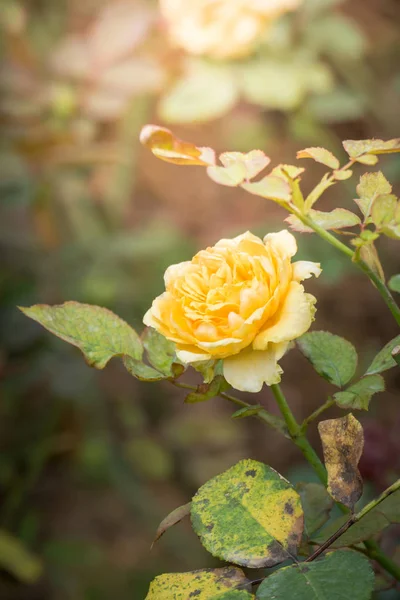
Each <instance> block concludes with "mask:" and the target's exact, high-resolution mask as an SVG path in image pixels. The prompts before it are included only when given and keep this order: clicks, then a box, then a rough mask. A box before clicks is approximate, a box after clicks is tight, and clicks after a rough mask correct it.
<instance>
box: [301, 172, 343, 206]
mask: <svg viewBox="0 0 400 600" xmlns="http://www.w3.org/2000/svg"><path fill="white" fill-rule="evenodd" d="M335 183H336V181H334V180H333V179H331V178H330V176H329V175H327V174H325V175H324V176H323V178H322V179H321V181H320V182H319V183H318V184H317V185H316V186H315V188H314V189H313V190H311V192H310V193H309V194H308V196H307V198H306V201H305V208H306V211H307V212H308V211H309V210H310V209H311V208H312V207H313V206H314V204H315V203H316V201H317V200H318V199H319V198H320V197H321V196H322V194H323V193H324V192H325V190H327V189H328V188H330V187H331V186H332V185H335Z"/></svg>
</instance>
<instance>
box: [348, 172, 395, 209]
mask: <svg viewBox="0 0 400 600" xmlns="http://www.w3.org/2000/svg"><path fill="white" fill-rule="evenodd" d="M391 191H392V186H391V185H390V183H389V182H388V180H387V179H386V177H385V176H384V174H383V173H382V172H381V171H376V172H375V173H364V175H362V176H361V177H360V183H359V184H358V185H357V194H358V199H357V200H355V202H356V203H357V204H358V207H359V209H360V210H361V212H362V214H363V215H364V220H368V217H369V216H370V214H371V210H372V205H373V204H374V202H375V200H376V198H377V197H378V196H380V195H381V194H390V192H391Z"/></svg>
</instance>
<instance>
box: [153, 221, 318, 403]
mask: <svg viewBox="0 0 400 600" xmlns="http://www.w3.org/2000/svg"><path fill="white" fill-rule="evenodd" d="M296 252H297V245H296V240H295V238H294V237H293V235H292V234H291V233H289V232H288V231H286V230H283V231H280V232H279V233H270V234H268V235H266V236H265V238H264V241H262V240H261V239H260V238H258V237H256V236H255V235H253V234H252V233H250V232H247V233H244V234H243V235H240V236H238V237H236V238H233V239H231V240H221V241H219V242H218V243H217V244H216V245H215V246H213V247H212V248H207V249H206V250H202V251H201V252H199V253H198V254H196V256H195V257H194V258H193V259H192V260H191V261H187V262H183V263H180V264H178V265H172V266H170V267H169V268H168V269H167V271H166V272H165V276H164V279H165V287H166V291H165V292H164V293H163V294H161V296H158V298H156V299H155V300H154V302H153V304H152V307H151V308H150V310H148V311H147V313H146V315H145V316H144V319H143V321H144V323H145V324H146V325H148V326H150V327H154V328H155V329H157V331H159V332H160V333H161V334H162V335H164V336H165V337H166V338H168V339H169V340H172V341H173V342H175V344H176V348H177V355H178V357H179V359H180V360H181V361H182V362H184V363H186V364H189V363H196V362H199V361H204V360H210V359H215V360H219V359H222V360H223V373H224V377H225V379H226V380H227V381H228V383H230V385H231V386H232V387H234V388H236V389H237V390H242V391H247V392H258V391H260V389H261V388H262V386H263V384H264V383H266V384H267V385H272V384H274V383H278V382H279V381H280V375H281V373H282V369H281V367H280V366H279V365H278V360H279V359H280V358H281V357H282V356H283V354H284V353H285V352H286V350H287V348H288V346H289V343H290V342H291V341H292V340H294V339H295V338H297V337H299V336H301V335H302V334H303V333H305V332H306V331H307V330H308V328H309V327H310V325H311V323H312V321H313V319H314V313H315V307H314V304H315V302H316V299H315V298H314V296H312V295H311V294H306V293H305V291H304V287H303V286H302V285H301V284H300V283H299V282H300V281H302V280H303V279H307V278H309V277H311V275H315V276H317V277H318V275H319V274H320V272H321V268H320V265H319V264H318V263H314V262H308V261H298V262H295V263H292V262H291V257H292V256H294V255H295V254H296Z"/></svg>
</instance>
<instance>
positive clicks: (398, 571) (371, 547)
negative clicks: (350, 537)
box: [305, 479, 400, 580]
mask: <svg viewBox="0 0 400 600" xmlns="http://www.w3.org/2000/svg"><path fill="white" fill-rule="evenodd" d="M399 489H400V479H398V480H397V481H396V482H395V483H393V485H391V486H390V487H388V488H387V489H386V490H385V491H384V492H382V494H381V495H380V496H378V498H376V499H375V500H372V501H371V502H369V503H368V504H366V505H365V506H364V508H362V509H361V510H360V511H359V512H358V513H356V514H353V515H351V517H350V518H349V520H348V521H346V523H344V524H343V525H342V526H341V527H340V528H339V529H338V530H337V531H336V532H335V533H334V534H333V535H331V537H330V538H328V539H327V540H326V542H324V543H323V544H322V545H321V546H320V547H319V548H318V549H317V550H316V551H315V552H314V553H313V554H311V556H309V557H308V558H307V559H306V560H305V562H311V561H313V560H315V559H316V558H317V557H318V556H319V555H320V554H322V552H324V551H325V550H326V549H327V548H329V546H331V545H332V544H333V543H334V542H335V541H336V540H337V539H338V538H339V537H340V536H341V535H343V534H344V533H345V532H346V531H347V530H348V529H350V527H352V526H353V525H354V524H355V523H357V522H358V521H360V519H362V518H363V517H365V515H366V514H368V513H369V512H370V511H371V510H372V509H374V508H376V507H377V506H378V505H379V504H380V503H381V502H383V500H385V499H386V498H387V497H388V496H390V495H391V494H393V493H394V492H397V490H399ZM365 545H366V548H367V551H368V552H367V553H368V556H369V557H370V558H374V559H375V560H377V561H378V562H379V563H380V564H381V565H382V566H385V565H386V566H385V569H387V570H388V571H389V573H391V575H393V576H394V577H395V578H396V579H397V580H400V567H399V566H398V565H395V563H393V562H392V561H391V560H390V559H389V558H388V557H387V556H386V555H385V554H383V552H382V551H381V549H380V548H379V546H378V545H377V544H376V543H375V542H374V541H371V540H369V541H368V540H367V541H366V542H365ZM382 560H384V561H385V565H383V563H382ZM388 567H389V568H388Z"/></svg>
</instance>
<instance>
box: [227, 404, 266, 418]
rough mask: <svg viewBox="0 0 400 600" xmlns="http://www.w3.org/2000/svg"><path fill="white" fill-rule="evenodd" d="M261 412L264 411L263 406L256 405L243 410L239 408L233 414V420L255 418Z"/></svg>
mask: <svg viewBox="0 0 400 600" xmlns="http://www.w3.org/2000/svg"><path fill="white" fill-rule="evenodd" d="M260 410H263V407H262V406H261V404H254V405H253V406H244V407H243V408H239V410H237V411H236V412H234V413H233V415H232V419H244V418H245V417H253V416H254V415H257V414H258V413H259V412H260Z"/></svg>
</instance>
